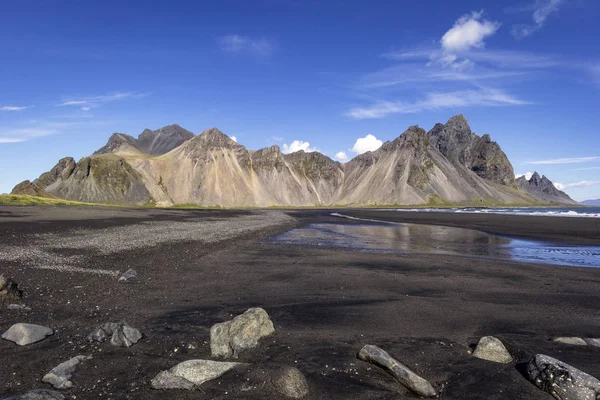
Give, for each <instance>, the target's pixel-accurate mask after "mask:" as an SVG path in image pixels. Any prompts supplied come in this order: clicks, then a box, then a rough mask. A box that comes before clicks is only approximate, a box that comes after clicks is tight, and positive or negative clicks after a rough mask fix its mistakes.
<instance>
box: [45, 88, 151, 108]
mask: <svg viewBox="0 0 600 400" xmlns="http://www.w3.org/2000/svg"><path fill="white" fill-rule="evenodd" d="M149 95H150V93H139V92H116V93H112V94H108V95H102V96H87V97H81V98H70V97H67V98H65V99H63V101H62V102H61V103H59V104H56V106H57V107H65V106H82V107H81V109H82V110H83V111H88V110H89V109H90V108H92V107H97V106H99V105H100V104H105V103H110V102H113V101H117V100H124V99H139V98H142V97H146V96H149Z"/></svg>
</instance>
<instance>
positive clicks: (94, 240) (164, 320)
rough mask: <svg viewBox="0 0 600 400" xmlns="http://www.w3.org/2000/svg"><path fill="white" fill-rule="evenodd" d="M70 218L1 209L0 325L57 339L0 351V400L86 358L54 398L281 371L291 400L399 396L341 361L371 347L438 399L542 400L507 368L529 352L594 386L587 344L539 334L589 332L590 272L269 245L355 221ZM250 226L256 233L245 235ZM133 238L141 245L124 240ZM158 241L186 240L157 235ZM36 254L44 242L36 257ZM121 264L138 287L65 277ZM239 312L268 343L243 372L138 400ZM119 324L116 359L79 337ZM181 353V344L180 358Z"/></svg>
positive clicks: (223, 387)
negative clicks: (123, 335)
mask: <svg viewBox="0 0 600 400" xmlns="http://www.w3.org/2000/svg"><path fill="white" fill-rule="evenodd" d="M72 210H74V209H70V208H13V207H2V208H0V245H1V246H2V249H3V251H4V254H5V255H6V254H9V252H8V250H7V249H8V248H10V249H11V250H10V254H12V255H13V258H12V259H11V260H7V259H6V258H7V257H5V258H4V259H3V260H0V273H3V274H4V275H5V276H10V277H12V278H14V279H15V280H16V281H17V282H19V284H20V286H21V288H22V289H23V290H24V292H25V295H24V298H23V300H22V302H23V303H25V304H27V305H28V306H30V307H32V311H30V312H18V311H10V310H7V309H6V305H5V304H2V303H0V307H2V309H1V310H0V330H5V329H7V328H8V327H10V326H11V325H12V324H13V323H16V322H29V323H37V324H41V325H47V326H50V327H52V328H54V329H56V333H55V334H54V335H53V336H51V337H49V338H48V339H46V340H44V341H42V342H39V343H36V344H33V345H30V346H27V347H19V346H16V345H14V344H13V343H10V342H7V341H0V354H1V355H2V359H3V362H2V363H0V397H2V395H5V394H9V393H13V392H21V391H25V390H29V389H32V388H43V387H48V385H46V384H43V383H41V382H40V380H41V378H42V376H43V375H44V374H45V373H47V372H48V371H49V370H50V369H51V368H53V367H54V366H56V365H57V364H59V363H60V362H63V361H65V360H67V359H68V358H70V357H73V356H75V355H78V354H88V355H92V356H93V357H94V358H93V359H92V360H90V361H88V362H86V363H84V364H82V365H81V366H80V367H79V368H78V370H77V371H76V372H75V374H74V375H73V378H72V381H73V383H74V387H73V388H72V389H69V390H66V391H64V392H65V395H66V396H67V397H68V398H70V396H71V395H74V396H77V398H78V399H97V398H107V399H163V398H169V399H232V398H233V399H280V398H281V397H280V396H279V395H277V394H276V393H273V392H272V391H270V390H269V389H267V387H266V386H265V387H262V385H261V384H262V382H263V381H264V376H265V375H266V374H263V372H268V371H269V370H270V369H272V368H274V367H276V366H284V365H291V366H295V367H297V368H299V369H300V370H301V371H302V372H303V373H304V374H305V376H306V377H307V379H308V381H309V384H310V387H311V394H310V395H309V396H307V397H306V398H308V399H405V398H406V399H409V398H414V397H413V396H412V395H410V394H409V393H408V392H406V391H405V390H404V389H402V387H400V386H399V385H398V384H397V383H395V382H394V380H393V379H392V378H391V377H390V376H389V375H387V374H386V373H385V372H383V371H381V370H379V369H378V368H376V367H374V366H371V365H368V364H365V363H363V362H361V361H359V360H357V359H356V353H357V351H358V350H359V349H360V348H361V347H362V346H363V345H364V344H376V345H379V346H381V347H382V348H384V349H385V350H387V351H388V352H389V353H390V354H391V355H393V356H395V357H396V358H398V359H399V360H400V361H401V362H403V363H405V364H406V365H408V366H409V367H411V368H412V369H413V370H414V371H416V372H417V373H419V374H420V375H422V376H423V377H425V378H426V379H428V380H430V381H431V383H432V384H433V386H434V387H435V388H436V389H437V390H439V391H440V393H441V396H440V397H441V398H444V399H461V400H462V399H550V398H551V397H550V396H549V395H547V394H545V393H543V392H541V391H540V390H539V389H537V388H536V387H534V386H533V385H532V384H531V383H529V382H528V381H527V380H526V379H525V378H524V377H523V376H522V375H521V373H520V372H519V365H520V363H522V362H525V361H527V360H528V359H529V358H530V357H531V356H533V355H534V354H537V353H543V354H548V355H550V356H553V357H556V358H558V359H560V360H562V361H565V362H567V363H570V364H572V365H573V366H576V367H578V368H580V369H582V370H584V371H585V372H587V373H589V374H591V375H593V376H596V377H600V364H599V363H598V362H597V360H598V357H599V356H600V348H592V347H579V346H570V345H564V344H558V343H553V342H551V341H549V340H548V339H549V338H550V337H554V336H581V337H598V336H600V315H599V313H598V308H599V306H600V270H598V269H594V268H572V267H569V268H565V267H556V266H542V265H534V264H523V263H517V262H512V261H507V260H490V259H479V258H474V257H461V256H456V255H452V256H449V255H439V254H410V253H409V254H385V253H372V252H370V253H362V252H356V251H352V250H348V249H331V248H319V247H316V246H296V245H286V244H279V243H272V242H270V241H269V240H268V239H271V238H273V237H274V236H276V235H279V234H282V233H284V232H287V231H289V230H290V229H292V228H294V227H301V226H305V225H306V224H309V223H322V222H333V221H335V222H336V223H348V224H352V223H354V222H353V221H350V220H347V221H340V219H339V218H333V217H331V216H329V215H328V213H326V212H322V211H290V212H284V211H243V212H241V211H240V212H238V211H174V210H169V211H162V210H139V209H136V210H126V209H101V208H98V209H96V208H94V209H77V210H76V211H72ZM82 210H83V211H82ZM340 212H341V211H340ZM346 212H348V213H349V211H346ZM351 212H352V215H354V216H357V217H368V218H383V216H384V215H382V214H380V213H378V212H376V211H370V210H364V211H358V210H352V211H351ZM386 218H387V217H386ZM398 218H400V217H398ZM401 218H402V219H403V220H404V221H405V222H419V221H420V222H427V223H437V224H446V225H450V226H460V227H467V228H480V229H481V228H484V229H485V230H487V231H493V232H495V233H503V234H510V233H512V234H518V235H522V236H528V237H540V236H543V237H546V238H552V239H555V240H567V241H569V242H570V243H581V244H590V243H592V244H593V243H594V242H595V240H597V239H595V238H594V236H593V232H594V229H596V228H597V227H598V225H597V221H572V220H574V219H570V218H563V219H564V220H568V221H571V222H566V225H564V226H565V227H564V230H561V229H557V228H556V218H540V217H523V218H518V217H517V218H506V217H504V216H502V217H499V218H497V216H491V215H485V216H479V215H464V214H461V215H443V216H442V215H438V214H436V215H431V214H418V215H411V216H410V217H407V216H403V217H401ZM407 218H409V219H411V220H410V221H408V220H407ZM530 218H533V219H535V223H532V221H533V220H530ZM563 219H561V220H563ZM519 220H521V222H519ZM152 221H154V222H152ZM256 221H262V222H261V223H262V224H263V225H261V227H260V228H259V229H254V230H253V229H250V228H249V226H252V224H256ZM161 226H164V227H165V229H164V230H161V229H162V228H161ZM128 229H129V230H128ZM186 230H188V231H186ZM204 230H206V232H208V233H206V234H205V233H204V232H205V231H204ZM136 231H137V232H140V235H139V236H142V237H143V234H141V233H143V232H148V233H149V234H152V235H154V237H155V238H154V239H153V240H148V241H147V242H146V241H145V239H144V240H141V241H137V239H136V238H137V234H136V233H135V232H136ZM132 232H133V233H132ZM186 232H187V233H186ZM596 232H598V230H597V231H596ZM123 234H126V235H130V236H131V237H132V239H136V240H133V241H134V242H135V243H137V244H136V245H135V246H133V247H132V248H130V249H127V248H125V249H124V248H123V247H122V246H121V245H120V244H119V243H118V242H119V241H127V240H126V238H125V239H122V237H123V236H122V235H123ZM171 235H182V236H183V237H186V236H187V237H193V238H194V240H180V239H177V241H168V238H169V237H170V236H171ZM175 237H178V236H175ZM209 237H213V238H216V239H214V240H213V239H211V240H209ZM86 238H89V239H90V242H89V243H90V248H87V249H86V248H85V246H84V245H85V243H86V241H85V240H86ZM114 238H119V241H114V240H112V239H114ZM70 241H72V243H74V244H75V245H74V246H73V247H72V248H71V247H69V245H68V244H69V242H70ZM53 243H58V244H60V246H59V247H58V248H53ZM15 248H22V249H23V252H22V253H19V252H17V251H16V250H15ZM31 249H39V250H40V251H41V253H40V252H34V253H32V252H31ZM0 253H1V252H0ZM40 254H42V255H40ZM36 257H38V258H36ZM40 257H41V258H40ZM44 257H45V258H44ZM61 260H62V264H66V265H67V266H71V267H77V268H79V269H76V270H75V269H73V268H71V269H68V268H67V269H62V270H60V269H59V270H57V269H41V268H39V267H40V266H41V264H39V263H41V262H45V263H47V264H48V265H50V266H52V265H62V264H61ZM36 263H37V265H36ZM36 266H37V267H36ZM128 268H134V269H136V270H137V272H138V275H139V280H138V283H135V284H122V283H118V282H117V280H116V277H115V276H113V275H110V274H104V275H103V274H100V275H99V274H96V273H89V272H85V271H81V270H85V269H89V270H106V271H120V272H123V271H125V270H126V269H128ZM75 271H77V272H75ZM253 306H260V307H263V308H265V309H266V310H267V312H268V313H269V314H270V315H271V317H272V319H273V322H274V324H275V327H276V331H277V333H276V334H275V335H274V336H272V337H270V338H268V339H266V340H264V341H263V342H262V343H261V345H260V347H258V348H257V349H254V350H250V351H248V352H246V353H242V355H241V357H240V361H244V362H249V363H253V364H254V366H253V367H252V368H251V369H250V370H240V371H233V372H231V373H228V374H226V375H224V376H223V377H222V378H219V379H217V380H215V381H212V382H209V383H206V384H204V385H202V387H201V388H202V390H200V391H195V392H186V391H179V390H176V391H169V392H161V391H155V390H152V389H150V386H149V381H150V380H151V379H152V378H153V377H154V376H155V375H156V374H157V373H158V372H159V371H161V370H164V369H168V368H170V367H172V366H173V365H175V364H177V363H178V362H181V361H185V360H188V359H195V358H209V357H210V349H209V346H208V337H209V329H210V326H211V325H212V324H214V323H216V322H221V321H223V320H228V319H230V318H231V317H232V316H233V315H236V314H239V313H241V312H243V311H245V310H246V309H247V308H249V307H253ZM120 320H125V321H127V322H128V323H129V324H131V325H132V326H134V327H136V328H138V329H140V330H141V331H142V333H143V334H144V338H143V339H142V340H141V341H140V342H139V343H138V344H136V345H134V346H133V347H132V348H130V349H123V348H114V347H111V346H110V345H109V344H107V343H105V344H102V345H100V346H92V345H90V344H89V343H88V342H87V340H86V336H87V334H88V333H90V332H91V331H92V330H93V329H94V328H95V327H97V326H98V325H100V324H101V323H104V322H108V321H120ZM484 335H494V336H497V337H498V338H500V339H502V340H503V342H504V343H505V344H506V345H507V347H508V348H509V350H510V351H511V353H512V354H513V356H514V357H515V358H516V363H513V364H508V365H500V364H495V363H491V362H487V361H483V360H479V359H475V358H473V357H471V356H470V355H469V351H470V350H471V349H472V346H473V345H474V344H475V343H476V342H477V340H478V339H479V338H480V337H481V336H484ZM188 344H195V345H197V346H198V347H197V349H188V348H187V347H188Z"/></svg>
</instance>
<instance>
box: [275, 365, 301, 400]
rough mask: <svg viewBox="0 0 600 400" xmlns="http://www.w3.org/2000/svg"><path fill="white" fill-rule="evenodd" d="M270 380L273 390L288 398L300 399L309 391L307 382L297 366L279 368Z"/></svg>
mask: <svg viewBox="0 0 600 400" xmlns="http://www.w3.org/2000/svg"><path fill="white" fill-rule="evenodd" d="M271 381H272V384H273V387H274V388H275V390H277V391H278V392H279V393H280V394H282V395H283V396H285V397H288V398H290V399H301V398H303V397H304V396H306V395H307V394H308V392H309V387H308V382H307V381H306V378H305V377H304V375H302V372H300V371H299V370H298V369H297V368H293V367H286V368H281V369H280V370H278V371H277V372H275V374H274V375H273V377H272V380H271Z"/></svg>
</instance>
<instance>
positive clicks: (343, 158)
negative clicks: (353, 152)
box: [333, 151, 348, 163]
mask: <svg viewBox="0 0 600 400" xmlns="http://www.w3.org/2000/svg"><path fill="white" fill-rule="evenodd" d="M333 158H334V159H336V160H338V161H339V162H343V163H344V162H346V161H348V155H347V154H346V153H344V152H343V151H339V152H337V153H335V156H334V157H333Z"/></svg>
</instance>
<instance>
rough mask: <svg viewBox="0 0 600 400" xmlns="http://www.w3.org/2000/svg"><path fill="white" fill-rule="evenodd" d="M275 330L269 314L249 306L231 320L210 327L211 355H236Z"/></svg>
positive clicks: (255, 344)
mask: <svg viewBox="0 0 600 400" xmlns="http://www.w3.org/2000/svg"><path fill="white" fill-rule="evenodd" d="M274 332H275V327H274V326H273V322H272V321H271V319H270V318H269V314H267V312H266V311H265V310H263V309H262V308H250V309H248V310H247V311H246V312H244V313H243V314H241V315H238V316H237V317H235V318H234V319H232V320H231V321H227V322H222V323H218V324H215V325H213V326H212V328H211V329H210V349H211V355H212V356H213V357H224V358H228V357H231V356H233V357H238V355H239V353H240V352H242V351H244V350H246V349H251V348H254V347H256V346H258V342H259V340H260V339H261V338H263V337H265V336H269V335H271V334H273V333H274Z"/></svg>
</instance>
